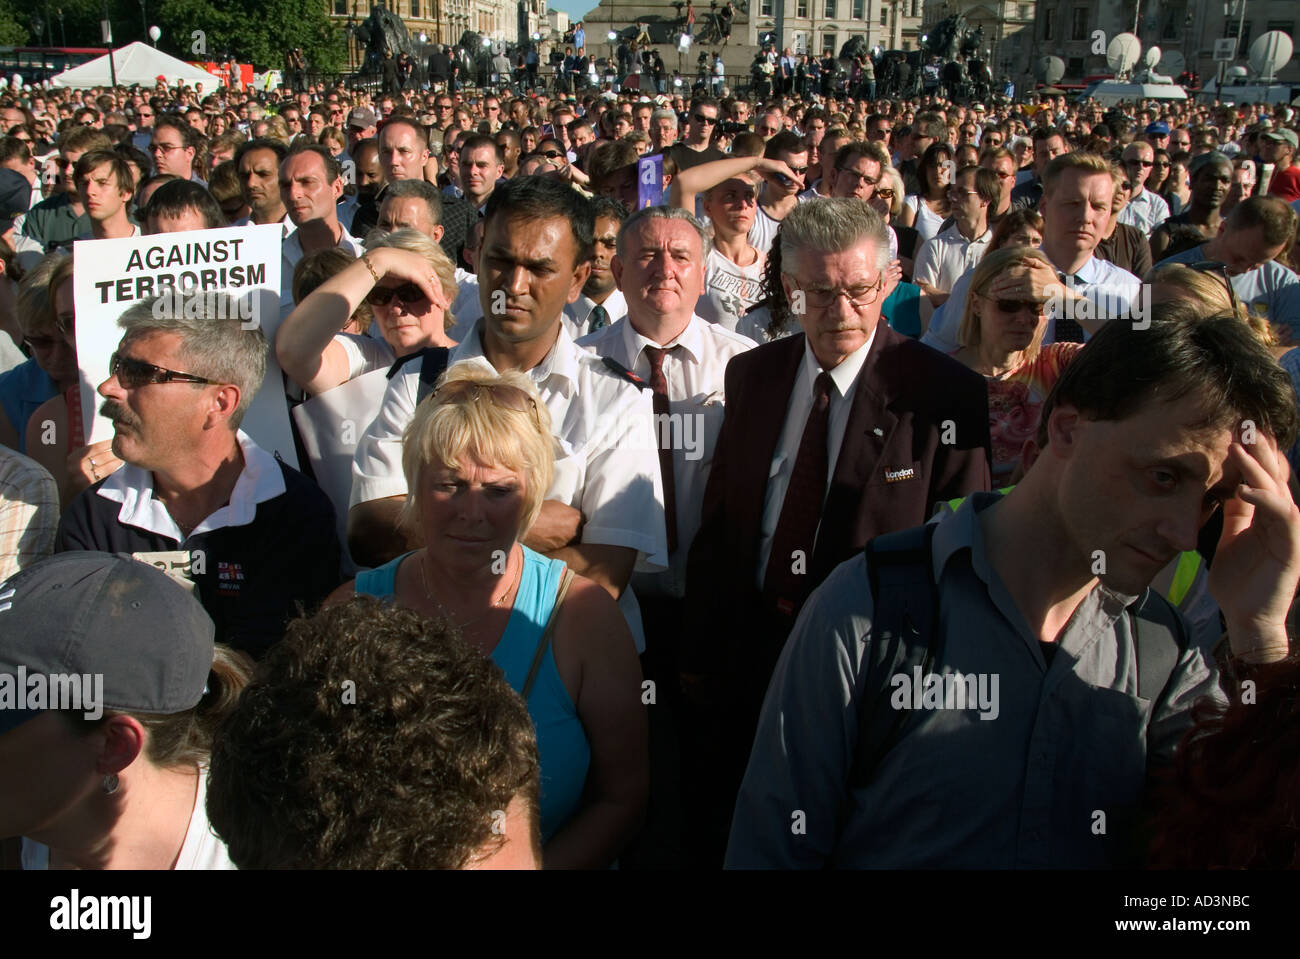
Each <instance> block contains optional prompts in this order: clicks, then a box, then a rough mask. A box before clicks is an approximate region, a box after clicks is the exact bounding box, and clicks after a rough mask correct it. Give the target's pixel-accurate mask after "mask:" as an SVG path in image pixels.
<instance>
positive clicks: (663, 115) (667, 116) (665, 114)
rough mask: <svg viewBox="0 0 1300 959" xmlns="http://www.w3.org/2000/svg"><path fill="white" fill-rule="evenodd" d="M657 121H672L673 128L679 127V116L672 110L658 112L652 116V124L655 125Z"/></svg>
mask: <svg viewBox="0 0 1300 959" xmlns="http://www.w3.org/2000/svg"><path fill="white" fill-rule="evenodd" d="M655 120H672V121H673V126H674V127H675V126H677V114H676V113H674V112H673V111H672V110H666V109H665V110H656V111H655V112H654V113H652V114H650V122H651V123H653V122H654V121H655Z"/></svg>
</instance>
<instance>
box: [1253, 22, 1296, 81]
mask: <svg viewBox="0 0 1300 959" xmlns="http://www.w3.org/2000/svg"><path fill="white" fill-rule="evenodd" d="M1293 49H1294V47H1293V46H1292V44H1291V38H1290V37H1288V36H1287V35H1286V34H1285V33H1283V32H1282V31H1281V30H1270V31H1268V33H1265V34H1262V35H1261V36H1259V37H1258V38H1256V40H1255V42H1254V43H1252V44H1251V45H1250V56H1249V57H1248V58H1247V60H1248V62H1249V63H1250V68H1251V69H1252V70H1254V71H1255V72H1256V73H1257V74H1259V75H1260V76H1261V77H1263V79H1264V82H1265V83H1271V82H1272V81H1273V77H1275V76H1276V75H1277V71H1278V69H1279V68H1280V67H1283V66H1285V65H1286V64H1287V62H1288V61H1290V59H1291V51H1292V50H1293Z"/></svg>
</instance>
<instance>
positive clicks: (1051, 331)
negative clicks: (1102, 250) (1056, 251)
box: [1043, 256, 1150, 345]
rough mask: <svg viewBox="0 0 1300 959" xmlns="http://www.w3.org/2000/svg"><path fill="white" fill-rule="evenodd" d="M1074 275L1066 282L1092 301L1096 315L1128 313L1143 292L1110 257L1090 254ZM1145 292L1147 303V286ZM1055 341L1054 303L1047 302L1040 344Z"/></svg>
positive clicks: (1137, 302)
mask: <svg viewBox="0 0 1300 959" xmlns="http://www.w3.org/2000/svg"><path fill="white" fill-rule="evenodd" d="M1057 269H1058V270H1059V269H1060V268H1059V267H1058V268H1057ZM1074 276H1075V279H1074V280H1073V281H1070V280H1068V279H1067V282H1069V283H1070V285H1071V286H1072V287H1073V288H1074V290H1075V292H1077V293H1081V294H1082V295H1083V296H1084V298H1085V299H1087V300H1088V301H1089V302H1090V303H1091V304H1092V309H1093V314H1094V315H1095V316H1105V317H1111V318H1113V317H1116V316H1127V315H1128V314H1129V311H1130V310H1132V309H1133V308H1134V307H1135V306H1137V305H1139V298H1140V297H1142V295H1143V292H1144V291H1143V289H1142V281H1141V280H1139V279H1138V278H1137V277H1136V276H1134V275H1133V274H1132V273H1130V272H1129V271H1128V270H1126V269H1124V268H1123V267H1122V266H1116V265H1115V264H1114V263H1111V262H1110V261H1109V260H1103V259H1102V258H1101V257H1099V256H1094V257H1092V258H1090V259H1089V260H1088V262H1087V263H1085V264H1084V265H1083V266H1081V267H1079V269H1078V270H1077V271H1075V274H1074ZM1145 293H1146V294H1147V302H1148V305H1149V301H1150V289H1147V290H1146V291H1145ZM1087 338H1088V334H1087V331H1086V330H1085V332H1084V339H1087ZM1055 342H1056V310H1055V305H1054V304H1050V305H1049V306H1048V315H1047V330H1046V332H1045V333H1044V334H1043V344H1044V345H1046V344H1048V343H1055Z"/></svg>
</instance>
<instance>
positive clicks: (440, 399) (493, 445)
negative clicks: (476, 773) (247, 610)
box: [327, 362, 649, 868]
mask: <svg viewBox="0 0 1300 959" xmlns="http://www.w3.org/2000/svg"><path fill="white" fill-rule="evenodd" d="M553 444H554V440H553V439H552V435H551V419H550V414H549V412H548V411H547V409H546V406H545V404H544V403H542V402H541V400H540V399H539V398H538V394H537V390H536V388H535V387H534V386H533V383H532V380H530V379H529V378H528V377H527V376H526V375H525V374H523V373H519V372H515V371H512V372H507V373H504V374H498V373H496V372H495V371H493V370H489V369H487V368H486V367H484V366H481V365H478V364H475V363H472V362H465V363H458V364H456V365H455V366H453V367H452V368H451V369H449V370H448V371H447V372H446V373H445V374H444V376H443V378H442V380H441V381H440V382H439V385H438V388H437V389H436V390H435V391H434V394H433V395H432V396H430V397H429V398H428V399H427V400H425V401H424V402H422V403H421V404H420V405H419V406H418V407H417V409H416V411H415V416H414V418H413V419H412V421H411V424H410V426H409V427H408V428H407V430H406V434H405V436H404V437H403V451H402V470H403V472H404V473H405V474H406V481H407V488H408V489H409V490H410V493H409V494H408V496H407V499H406V504H405V507H404V510H403V513H402V521H403V522H404V523H406V524H408V525H409V526H410V527H411V528H412V529H418V530H419V531H420V534H421V537H422V539H423V541H424V543H425V545H424V547H423V548H421V549H417V550H414V551H413V552H410V553H407V554H405V555H403V556H399V557H398V558H397V559H395V560H393V561H392V562H390V563H387V564H385V565H384V566H381V567H379V568H378V569H373V570H367V571H365V572H362V573H360V574H359V575H358V576H357V578H356V580H354V581H352V582H349V583H345V584H344V585H342V586H340V587H339V588H338V589H337V590H336V591H335V592H334V593H333V594H332V595H331V596H330V598H329V600H327V602H344V601H346V600H348V599H350V598H351V597H352V596H354V595H358V594H364V595H372V596H379V597H382V598H386V599H388V600H390V601H392V602H394V603H396V604H397V605H398V606H402V607H405V608H408V609H413V610H416V611H417V612H422V613H425V614H427V615H429V616H443V617H446V618H447V619H449V620H450V621H451V622H452V623H453V624H454V625H455V626H457V627H459V629H460V632H461V634H462V636H463V637H464V638H465V639H466V640H467V641H468V642H469V643H470V644H471V645H473V646H474V647H475V648H477V649H478V650H479V651H480V652H481V653H482V654H483V655H485V656H489V657H491V658H492V660H493V661H494V662H495V663H496V664H497V665H498V666H500V667H501V670H502V672H504V673H505V677H506V680H507V682H509V683H510V685H511V687H512V688H513V689H514V690H515V691H516V692H520V693H523V692H524V691H525V690H527V694H526V695H525V696H524V699H525V701H526V703H527V705H528V712H529V715H530V716H532V719H533V725H534V726H535V727H536V730H537V752H538V758H539V760H540V764H541V797H540V799H541V828H542V842H543V850H542V857H543V865H544V866H545V867H546V868H566V867H568V868H575V867H582V868H601V867H606V866H608V865H610V864H611V863H612V862H613V861H614V860H615V859H616V858H617V857H618V855H619V852H620V851H621V849H622V847H623V845H624V844H625V843H626V842H627V841H628V839H630V838H631V836H632V834H633V833H634V832H635V831H636V829H637V826H638V824H639V822H640V819H641V816H642V814H643V812H644V808H645V802H646V795H647V790H648V784H649V767H648V759H647V732H646V716H645V707H644V706H643V705H642V702H641V670H640V664H639V663H638V661H637V656H636V649H635V646H634V644H633V641H632V635H631V633H630V632H629V631H628V628H627V623H626V621H625V620H624V618H623V615H622V613H621V612H620V611H619V609H618V606H617V604H616V603H615V602H614V600H613V598H612V597H611V596H610V595H609V593H608V592H606V591H605V589H604V588H602V587H601V586H599V585H597V584H595V583H593V582H591V581H590V580H588V579H585V578H584V577H581V576H574V575H572V573H570V571H569V570H568V569H567V568H566V566H565V564H564V563H563V561H561V560H558V559H549V558H548V557H546V556H543V555H541V554H539V553H535V552H533V551H532V550H530V549H528V547H526V546H524V545H523V544H522V543H521V542H520V540H522V539H523V537H524V535H525V534H526V533H527V531H528V529H529V527H531V526H532V524H533V522H534V521H535V520H536V518H537V516H538V514H539V512H540V511H541V507H542V502H543V500H544V499H545V497H546V492H547V489H548V488H549V487H550V484H551V475H552V470H553V455H554V449H553Z"/></svg>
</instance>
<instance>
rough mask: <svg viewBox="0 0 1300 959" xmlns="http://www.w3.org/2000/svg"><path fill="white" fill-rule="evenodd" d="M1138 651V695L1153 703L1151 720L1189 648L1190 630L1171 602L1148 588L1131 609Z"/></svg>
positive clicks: (1130, 617) (1131, 619)
mask: <svg viewBox="0 0 1300 959" xmlns="http://www.w3.org/2000/svg"><path fill="white" fill-rule="evenodd" d="M1129 622H1130V623H1131V624H1132V627H1133V645H1134V646H1135V647H1136V649H1137V671H1138V695H1139V696H1141V697H1142V698H1143V699H1146V700H1150V702H1151V717H1152V718H1153V719H1154V718H1155V716H1156V713H1157V711H1158V710H1159V709H1160V707H1161V705H1162V704H1163V702H1164V699H1165V696H1166V694H1167V693H1168V686H1169V678H1170V677H1171V676H1172V675H1173V672H1174V668H1175V667H1176V666H1177V665H1178V660H1179V659H1181V658H1182V655H1183V653H1184V652H1185V651H1186V649H1187V630H1186V629H1185V627H1184V625H1183V618H1182V617H1181V616H1179V615H1178V610H1176V609H1175V608H1174V607H1173V605H1172V604H1170V602H1169V600H1167V599H1165V598H1164V597H1163V596H1161V595H1160V594H1159V593H1157V592H1156V591H1155V590H1153V589H1150V588H1148V589H1147V590H1146V591H1145V592H1143V594H1142V598H1141V599H1140V600H1139V601H1138V602H1137V603H1136V604H1135V605H1134V606H1133V607H1131V608H1130V609H1129Z"/></svg>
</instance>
